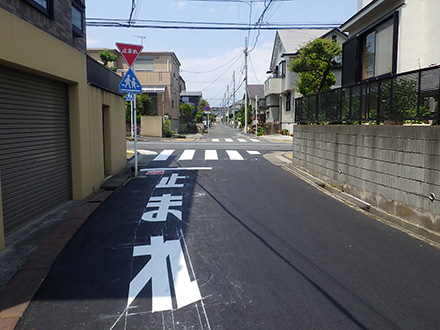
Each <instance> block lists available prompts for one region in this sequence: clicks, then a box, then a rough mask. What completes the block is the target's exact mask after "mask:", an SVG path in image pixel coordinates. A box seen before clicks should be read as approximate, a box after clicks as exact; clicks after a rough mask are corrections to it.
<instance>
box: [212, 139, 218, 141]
mask: <svg viewBox="0 0 440 330" xmlns="http://www.w3.org/2000/svg"><path fill="white" fill-rule="evenodd" d="M212 142H220V139H212Z"/></svg>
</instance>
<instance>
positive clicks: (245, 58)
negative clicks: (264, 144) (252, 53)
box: [244, 37, 248, 134]
mask: <svg viewBox="0 0 440 330" xmlns="http://www.w3.org/2000/svg"><path fill="white" fill-rule="evenodd" d="M247 57H248V49H247V37H246V38H245V46H244V82H245V84H244V133H245V134H246V133H247V108H248V95H247V87H248V68H247Z"/></svg>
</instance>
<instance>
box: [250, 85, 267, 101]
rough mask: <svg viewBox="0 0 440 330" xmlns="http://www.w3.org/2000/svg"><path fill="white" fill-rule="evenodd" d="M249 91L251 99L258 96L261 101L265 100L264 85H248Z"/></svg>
mask: <svg viewBox="0 0 440 330" xmlns="http://www.w3.org/2000/svg"><path fill="white" fill-rule="evenodd" d="M247 91H248V96H249V98H251V99H254V98H255V95H258V97H259V98H260V99H261V98H264V85H248V86H247Z"/></svg>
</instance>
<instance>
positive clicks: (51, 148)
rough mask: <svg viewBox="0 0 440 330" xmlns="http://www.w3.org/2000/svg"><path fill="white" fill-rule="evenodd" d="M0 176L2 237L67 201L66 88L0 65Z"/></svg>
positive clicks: (67, 138)
mask: <svg viewBox="0 0 440 330" xmlns="http://www.w3.org/2000/svg"><path fill="white" fill-rule="evenodd" d="M0 176H1V189H2V198H3V220H4V227H5V232H6V234H10V233H11V232H13V231H15V230H17V229H19V228H20V227H22V226H24V225H26V224H27V223H29V222H31V221H34V220H35V219H36V218H37V217H38V215H40V214H41V213H43V212H45V211H47V210H49V209H50V208H52V207H54V206H56V205H58V204H60V203H62V202H64V201H67V200H69V199H70V198H71V180H70V143H69V115H68V105H67V86H66V84H64V83H61V82H58V81H54V80H51V79H48V78H44V77H40V76H37V75H33V74H30V73H26V72H23V71H18V70H14V69H11V68H6V67H3V66H0Z"/></svg>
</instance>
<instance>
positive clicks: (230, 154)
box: [153, 149, 260, 162]
mask: <svg viewBox="0 0 440 330" xmlns="http://www.w3.org/2000/svg"><path fill="white" fill-rule="evenodd" d="M247 155H251V156H254V157H255V156H256V155H260V152H259V151H256V150H240V151H238V150H210V149H208V150H196V149H185V150H183V151H182V150H178V151H176V150H175V149H165V150H162V151H161V152H160V153H159V154H158V155H157V156H156V157H155V158H154V159H153V162H161V161H166V160H168V159H169V158H170V156H175V159H176V160H177V161H188V160H205V161H209V160H219V159H229V160H245V159H246V156H247Z"/></svg>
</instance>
